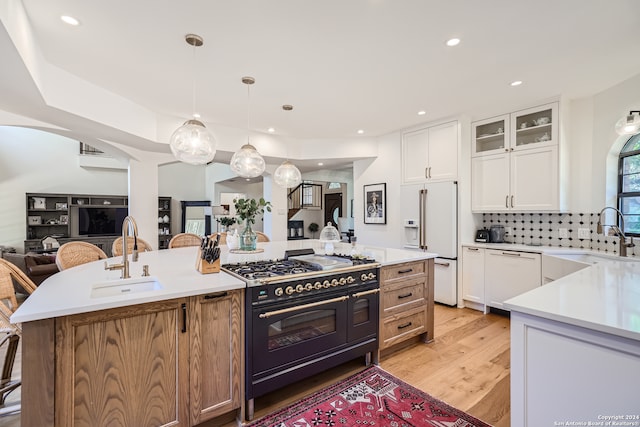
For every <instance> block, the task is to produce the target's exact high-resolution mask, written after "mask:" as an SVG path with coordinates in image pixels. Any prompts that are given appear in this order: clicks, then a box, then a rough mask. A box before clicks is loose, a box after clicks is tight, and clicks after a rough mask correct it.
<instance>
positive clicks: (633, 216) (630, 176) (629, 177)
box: [618, 134, 640, 236]
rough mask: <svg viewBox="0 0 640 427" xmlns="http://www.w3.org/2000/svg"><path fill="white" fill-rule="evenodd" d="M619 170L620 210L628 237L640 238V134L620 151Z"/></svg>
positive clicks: (624, 231)
mask: <svg viewBox="0 0 640 427" xmlns="http://www.w3.org/2000/svg"><path fill="white" fill-rule="evenodd" d="M619 165H620V166H619V168H618V208H619V209H620V211H621V212H622V214H623V215H624V230H622V231H623V233H625V234H626V235H627V236H640V134H637V135H634V136H632V137H631V139H629V141H627V143H626V144H625V145H624V147H622V150H621V151H620V163H619Z"/></svg>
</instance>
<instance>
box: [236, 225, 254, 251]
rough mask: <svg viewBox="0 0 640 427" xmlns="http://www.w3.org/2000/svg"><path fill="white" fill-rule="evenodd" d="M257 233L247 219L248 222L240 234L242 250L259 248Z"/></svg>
mask: <svg viewBox="0 0 640 427" xmlns="http://www.w3.org/2000/svg"><path fill="white" fill-rule="evenodd" d="M256 237H257V235H256V233H255V232H254V231H253V230H252V229H251V223H250V222H249V221H247V224H246V226H245V228H244V230H242V233H241V234H240V250H243V251H255V250H256V248H257V242H256Z"/></svg>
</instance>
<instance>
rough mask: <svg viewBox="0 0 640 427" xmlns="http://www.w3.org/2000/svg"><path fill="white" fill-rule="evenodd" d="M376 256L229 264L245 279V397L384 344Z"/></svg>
mask: <svg viewBox="0 0 640 427" xmlns="http://www.w3.org/2000/svg"><path fill="white" fill-rule="evenodd" d="M378 266H379V264H377V263H376V262H375V261H374V260H370V259H352V258H350V257H344V256H331V257H329V256H323V255H313V254H308V255H300V256H290V257H288V258H286V259H280V260H273V261H257V262H251V263H245V264H226V265H223V266H222V268H223V269H224V270H225V271H227V272H229V273H231V274H234V275H236V276H238V277H240V278H242V279H244V280H245V281H246V282H247V296H246V299H245V301H246V307H245V344H246V350H245V357H246V360H245V366H246V375H245V399H246V401H247V405H246V407H247V414H246V416H247V419H248V420H251V419H252V418H253V409H254V406H253V403H254V399H255V398H256V397H259V396H262V395H264V394H266V393H268V392H271V391H273V390H276V389H278V388H280V387H283V386H285V385H288V384H291V383H293V382H295V381H298V380H300V379H303V378H305V377H308V376H311V375H314V374H317V373H319V372H322V371H324V370H326V369H328V368H331V367H333V366H337V365H339V364H341V363H344V362H347V361H349V360H352V359H354V358H357V357H360V356H365V361H366V363H367V364H369V363H371V360H372V357H374V358H375V356H376V354H377V349H378V321H379V312H378V308H379V296H378V292H379V283H378Z"/></svg>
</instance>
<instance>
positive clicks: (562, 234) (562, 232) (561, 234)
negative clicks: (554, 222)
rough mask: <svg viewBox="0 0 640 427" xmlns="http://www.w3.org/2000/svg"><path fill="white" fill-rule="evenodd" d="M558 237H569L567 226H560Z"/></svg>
mask: <svg viewBox="0 0 640 427" xmlns="http://www.w3.org/2000/svg"><path fill="white" fill-rule="evenodd" d="M558 237H559V238H561V239H566V238H567V237H569V233H568V231H567V229H566V228H558Z"/></svg>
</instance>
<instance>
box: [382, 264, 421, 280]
mask: <svg viewBox="0 0 640 427" xmlns="http://www.w3.org/2000/svg"><path fill="white" fill-rule="evenodd" d="M425 273H426V261H415V262H406V263H404V264H398V265H392V266H388V267H383V268H382V269H381V271H380V275H381V276H382V277H381V280H382V281H383V282H384V281H387V280H398V279H404V278H408V277H412V276H419V275H424V274H425Z"/></svg>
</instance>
